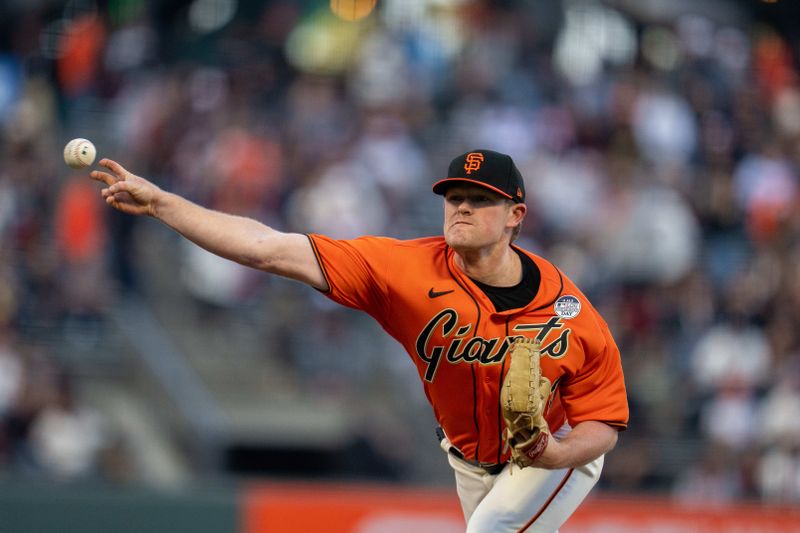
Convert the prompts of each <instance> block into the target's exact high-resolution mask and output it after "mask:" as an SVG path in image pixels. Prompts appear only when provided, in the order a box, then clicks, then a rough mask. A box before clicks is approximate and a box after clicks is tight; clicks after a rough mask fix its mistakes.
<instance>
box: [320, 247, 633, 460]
mask: <svg viewBox="0 0 800 533" xmlns="http://www.w3.org/2000/svg"><path fill="white" fill-rule="evenodd" d="M309 239H310V241H311V244H312V246H313V248H314V252H315V254H316V256H317V260H318V261H319V264H320V266H321V268H322V271H323V273H324V275H325V279H326V281H327V282H328V286H329V290H328V291H327V293H326V294H327V296H328V297H329V298H331V299H332V300H334V301H336V302H338V303H341V304H343V305H346V306H348V307H352V308H355V309H360V310H363V311H365V312H366V313H368V314H369V315H370V316H372V317H373V318H374V319H375V320H377V321H378V322H379V323H380V325H381V326H382V327H383V328H384V329H385V330H386V331H387V332H388V333H389V334H390V335H391V336H392V337H394V338H395V339H397V340H398V341H399V342H400V343H401V344H402V345H403V347H404V348H405V350H406V351H407V352H408V354H409V355H410V356H411V359H412V360H413V361H414V364H415V365H416V366H417V371H418V373H419V376H420V378H421V379H422V383H423V386H424V389H425V394H426V395H427V397H428V400H429V401H430V403H431V405H432V406H433V410H434V414H435V416H436V419H437V420H438V422H439V424H441V426H442V428H443V429H444V431H445V433H446V434H447V437H448V439H449V440H450V442H451V443H452V444H453V445H454V446H456V447H457V448H458V449H459V450H460V451H461V452H462V453H463V455H464V457H466V458H468V459H471V460H475V461H479V462H481V463H503V462H505V461H506V460H507V459H508V456H509V453H505V454H504V452H503V440H502V433H503V429H504V423H503V419H502V416H501V413H500V401H499V393H500V387H501V384H502V381H503V377H504V374H505V372H506V371H507V369H508V361H507V357H506V355H507V353H508V349H509V346H510V345H511V343H512V342H513V340H514V339H515V338H516V337H520V336H523V337H538V338H539V340H540V341H541V343H542V359H541V366H542V372H543V375H544V376H545V377H547V378H548V379H549V380H550V382H551V383H552V384H553V387H552V394H551V396H550V399H549V404H548V408H547V411H546V417H547V421H548V424H549V426H550V429H551V431H553V432H555V431H556V430H558V429H559V428H560V427H561V426H562V425H564V423H565V422H568V423H569V424H570V425H571V426H575V425H576V424H578V423H580V422H583V421H588V420H595V421H600V422H605V423H607V424H609V425H611V426H615V427H617V428H620V429H624V428H625V427H626V425H627V421H628V404H627V398H626V393H625V383H624V378H623V374H622V366H621V364H620V355H619V350H618V348H617V346H616V343H615V342H614V339H613V338H612V336H611V333H610V332H609V329H608V326H607V325H606V323H605V321H604V320H603V319H602V318H601V316H600V315H599V313H598V312H597V311H596V310H595V309H594V307H593V306H592V305H591V304H590V303H589V301H588V300H587V299H586V297H585V296H584V295H583V294H582V293H581V292H580V291H579V290H578V288H577V287H576V286H575V285H574V284H573V283H572V281H570V280H569V279H568V278H567V277H566V276H565V275H564V274H563V273H562V272H561V271H560V270H558V269H557V268H556V267H555V266H553V265H552V264H551V263H550V262H548V261H546V260H545V259H543V258H541V257H539V256H536V255H534V254H531V253H529V252H526V251H524V250H521V249H520V248H516V247H515V249H516V250H517V251H518V253H524V254H526V255H527V256H528V257H530V259H531V260H532V261H533V263H534V264H535V266H536V268H537V269H538V271H539V274H540V276H539V288H538V291H537V292H536V295H535V297H534V298H533V300H532V301H531V302H530V303H528V304H527V305H525V306H524V307H521V308H518V309H510V310H506V311H500V312H498V311H496V310H495V306H494V305H493V304H492V302H491V301H490V299H489V298H488V297H487V295H486V294H485V293H484V291H483V290H481V289H480V288H479V287H478V285H476V283H475V282H474V281H473V280H471V279H470V278H468V277H467V276H466V275H464V274H463V273H462V272H461V271H460V270H459V268H458V267H457V266H456V264H455V262H454V259H453V257H454V251H453V250H452V249H451V248H449V247H448V246H447V244H446V243H445V242H444V239H443V238H442V237H429V238H422V239H415V240H396V239H391V238H386V237H361V238H358V239H353V240H334V239H331V238H328V237H325V236H323V235H318V234H312V235H309Z"/></svg>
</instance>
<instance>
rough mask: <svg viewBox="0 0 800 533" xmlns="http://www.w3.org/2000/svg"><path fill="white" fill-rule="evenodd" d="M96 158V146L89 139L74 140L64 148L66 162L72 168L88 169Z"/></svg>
mask: <svg viewBox="0 0 800 533" xmlns="http://www.w3.org/2000/svg"><path fill="white" fill-rule="evenodd" d="M96 156H97V150H96V149H95V147H94V144H92V141H89V140H87V139H72V140H71V141H70V142H68V143H67V145H66V146H65V147H64V162H65V163H66V164H67V165H68V166H69V167H70V168H74V169H79V168H86V167H88V166H89V165H91V164H92V163H94V158H95V157H96Z"/></svg>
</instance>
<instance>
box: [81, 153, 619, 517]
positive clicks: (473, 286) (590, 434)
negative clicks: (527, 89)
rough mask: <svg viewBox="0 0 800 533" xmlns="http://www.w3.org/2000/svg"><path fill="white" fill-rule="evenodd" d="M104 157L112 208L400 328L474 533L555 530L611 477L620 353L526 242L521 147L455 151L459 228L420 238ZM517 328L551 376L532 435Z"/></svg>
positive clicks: (451, 191) (451, 188)
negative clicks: (203, 193)
mask: <svg viewBox="0 0 800 533" xmlns="http://www.w3.org/2000/svg"><path fill="white" fill-rule="evenodd" d="M100 165H101V166H103V167H105V169H107V170H108V172H105V171H93V172H92V173H91V177H92V178H94V179H96V180H98V181H100V182H103V183H104V184H105V188H103V189H102V191H101V194H102V197H103V198H105V200H106V202H107V203H108V204H109V205H111V206H112V207H114V208H116V209H118V210H120V211H122V212H124V213H129V214H136V215H149V216H152V217H154V218H157V219H159V220H161V221H162V222H164V223H166V224H167V225H168V226H170V227H172V228H173V229H175V230H176V231H178V232H179V233H181V234H182V235H183V236H184V237H186V238H188V239H190V240H191V241H193V242H195V243H196V244H198V245H199V246H202V247H203V248H205V249H206V250H209V251H211V252H213V253H215V254H217V255H219V256H222V257H225V258H227V259H230V260H233V261H236V262H238V263H241V264H243V265H247V266H250V267H253V268H257V269H260V270H263V271H265V272H269V273H273V274H278V275H281V276H285V277H288V278H292V279H295V280H298V281H301V282H304V283H307V284H309V285H311V286H312V287H314V288H316V289H318V290H319V291H321V292H322V293H324V294H325V295H327V296H328V297H329V298H330V299H332V300H333V301H335V302H338V303H340V304H343V305H346V306H348V307H353V308H356V309H360V310H362V311H364V312H366V313H368V314H369V315H370V316H372V317H373V318H374V319H375V320H377V321H378V323H380V325H381V326H382V327H383V328H384V329H385V330H386V331H387V332H388V333H389V334H390V335H391V336H392V337H394V338H395V339H397V340H398V341H399V342H400V343H401V344H402V345H403V347H404V348H405V349H406V351H407V352H408V354H409V356H410V357H411V360H412V361H413V362H414V364H415V365H416V367H417V370H418V373H419V377H420V379H421V381H422V384H423V388H424V391H425V394H426V395H427V398H428V400H429V401H430V404H431V406H432V407H433V411H434V414H435V416H436V419H437V421H438V423H439V424H440V426H441V427H440V428H439V430H438V434H439V438H440V444H441V447H442V449H443V450H445V451H446V452H447V458H448V461H449V463H450V465H451V466H452V468H453V470H454V472H455V480H456V488H457V492H458V496H459V499H460V501H461V506H462V510H463V512H464V518H465V520H466V523H467V531H468V532H492V533H497V532H505V531H509V532H510V531H537V532H539V531H541V532H552V531H556V530H557V529H558V528H559V527H560V526H561V524H563V523H564V522H565V521H566V520H567V518H568V517H569V516H570V515H571V514H572V512H573V511H574V510H575V509H576V508H577V507H578V505H579V504H580V503H581V501H583V499H584V498H585V497H586V495H587V494H588V493H589V491H590V490H591V488H592V487H593V486H594V485H595V483H596V482H597V480H598V478H599V476H600V471H601V469H602V465H603V457H604V454H605V453H606V452H608V451H609V450H611V449H612V448H613V447H614V445H615V444H616V441H617V433H618V431H619V430H622V429H624V428H625V427H626V424H627V421H628V405H627V398H626V392H625V384H624V379H623V374H622V368H621V364H620V356H619V350H618V348H617V346H616V344H615V342H614V340H613V338H612V336H611V333H610V332H609V329H608V326H607V325H606V323H605V321H604V320H603V319H602V318H601V316H600V315H599V314H598V312H597V311H596V310H595V309H594V307H592V305H591V303H589V301H588V300H587V299H586V297H585V296H584V295H583V294H582V293H581V291H580V290H579V289H578V288H577V287H576V286H575V285H574V284H573V283H572V281H570V279H569V278H567V276H565V275H564V273H562V272H561V271H560V270H559V269H558V268H557V267H556V266H554V265H553V264H551V263H550V262H548V261H547V260H545V259H543V258H542V257H539V256H537V255H534V254H532V253H530V252H527V251H525V250H523V249H521V248H519V247H517V246H515V245H513V244H512V241H513V240H514V238H515V237H516V235H517V234H518V232H519V228H520V225H521V224H522V221H523V218H524V217H525V213H526V206H525V203H524V201H525V186H524V183H523V179H522V176H521V175H520V172H519V171H518V170H517V168H516V166H515V165H514V162H513V161H512V159H511V157H509V156H508V155H505V154H501V153H498V152H494V151H491V150H474V151H471V152H468V153H465V154H463V155H460V156H458V157H456V158H455V159H454V160H453V161H452V163H451V164H450V166H449V169H448V174H447V177H445V178H444V179H442V180H440V181H437V182H436V183H435V184H434V185H433V192H434V193H436V194H439V195H442V196H443V197H444V231H443V233H444V235H443V236H437V237H426V238H420V239H415V240H397V239H391V238H386V237H360V238H357V239H352V240H335V239H331V238H328V237H325V236H324V235H319V234H308V235H303V234H294V233H283V232H280V231H277V230H275V229H272V228H270V227H267V226H265V225H264V224H261V223H259V222H257V221H255V220H252V219H248V218H244V217H238V216H232V215H228V214H225V213H221V212H218V211H212V210H209V209H205V208H203V207H201V206H199V205H196V204H194V203H192V202H190V201H188V200H186V199H184V198H182V197H180V196H177V195H175V194H172V193H169V192H166V191H164V190H162V189H160V188H159V187H157V186H156V185H154V184H153V183H151V182H149V181H147V180H145V179H143V178H141V177H138V176H135V175H133V174H131V173H129V172H128V171H126V170H125V169H124V168H123V167H122V166H120V165H119V164H118V163H116V162H115V161H112V160H109V159H104V160H102V161H100ZM518 340H520V342H526V341H527V342H530V343H535V345H530V346H529V349H528V351H527V352H525V354H526V355H525V357H528V355H530V357H528V363H530V365H532V367H531V368H533V369H534V370H535V371H536V372H538V374H536V377H535V379H533V381H536V385H542V387H541V390H542V392H541V394H533V395H531V396H529V399H532V400H533V403H535V404H536V409H538V411H537V412H536V413H535V414H534V415H530V416H528V419H533V420H534V421H535V422H536V424H535V425H536V427H534V428H533V431H531V432H528V433H525V434H524V436H522V437H520V435H519V434H518V433H516V431H517V430H516V429H514V430H513V431H512V429H511V426H512V425H513V420H512V418H509V416H511V415H509V414H508V413H507V410H506V409H505V407H501V388H503V387H504V383H505V382H504V380H505V379H506V378H509V379H510V375H511V373H510V371H509V369H510V367H511V366H512V365H510V363H509V360H514V361H516V360H517V359H519V360H520V361H521V360H522V359H523V356H521V355H520V356H518V355H517V352H516V351H514V348H515V347H516V346H517V345H518V344H520V342H516V341H518ZM512 351H513V354H514V356H513V357H511V353H512ZM525 383H526V385H527V383H528V380H527V378H526V379H525ZM526 388H527V387H526ZM534 388H535V387H534ZM537 390H539V389H537ZM509 404H510V402H509Z"/></svg>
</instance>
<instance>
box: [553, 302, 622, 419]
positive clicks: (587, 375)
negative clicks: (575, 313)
mask: <svg viewBox="0 0 800 533" xmlns="http://www.w3.org/2000/svg"><path fill="white" fill-rule="evenodd" d="M594 314H595V318H596V320H597V326H598V328H599V332H598V333H596V335H598V337H597V340H596V341H589V342H588V343H585V353H584V363H583V366H582V367H581V368H580V369H578V371H577V373H576V374H575V375H574V376H572V378H571V379H569V380H568V381H567V382H566V383H564V384H563V385H562V387H561V391H560V392H561V401H562V402H563V405H564V409H565V411H566V414H567V420H568V421H569V423H570V425H571V426H573V427H574V426H575V425H576V424H578V423H580V422H586V421H589V420H596V421H598V422H605V423H606V424H608V425H610V426H614V427H616V428H618V429H620V430H623V429H626V428H627V426H628V414H629V413H628V397H627V393H626V390H625V378H624V376H623V373H622V362H621V360H620V353H619V348H617V344H616V342H614V339H613V337H612V336H611V332H610V331H609V329H608V325H607V324H606V323H605V321H604V320H603V319H602V318H601V317H600V316H599V315H598V314H597V312H596V311H594Z"/></svg>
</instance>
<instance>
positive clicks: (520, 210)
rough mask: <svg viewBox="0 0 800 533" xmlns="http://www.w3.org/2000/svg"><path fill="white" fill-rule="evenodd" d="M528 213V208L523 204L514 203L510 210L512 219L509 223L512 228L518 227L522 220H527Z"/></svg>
mask: <svg viewBox="0 0 800 533" xmlns="http://www.w3.org/2000/svg"><path fill="white" fill-rule="evenodd" d="M527 212H528V206H526V205H525V204H522V203H519V204H518V203H514V204H513V205H512V206H511V209H510V210H509V217H510V220H509V223H510V224H511V225H512V226H516V225H517V224H519V223H520V222H522V219H523V218H525V213H527Z"/></svg>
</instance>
